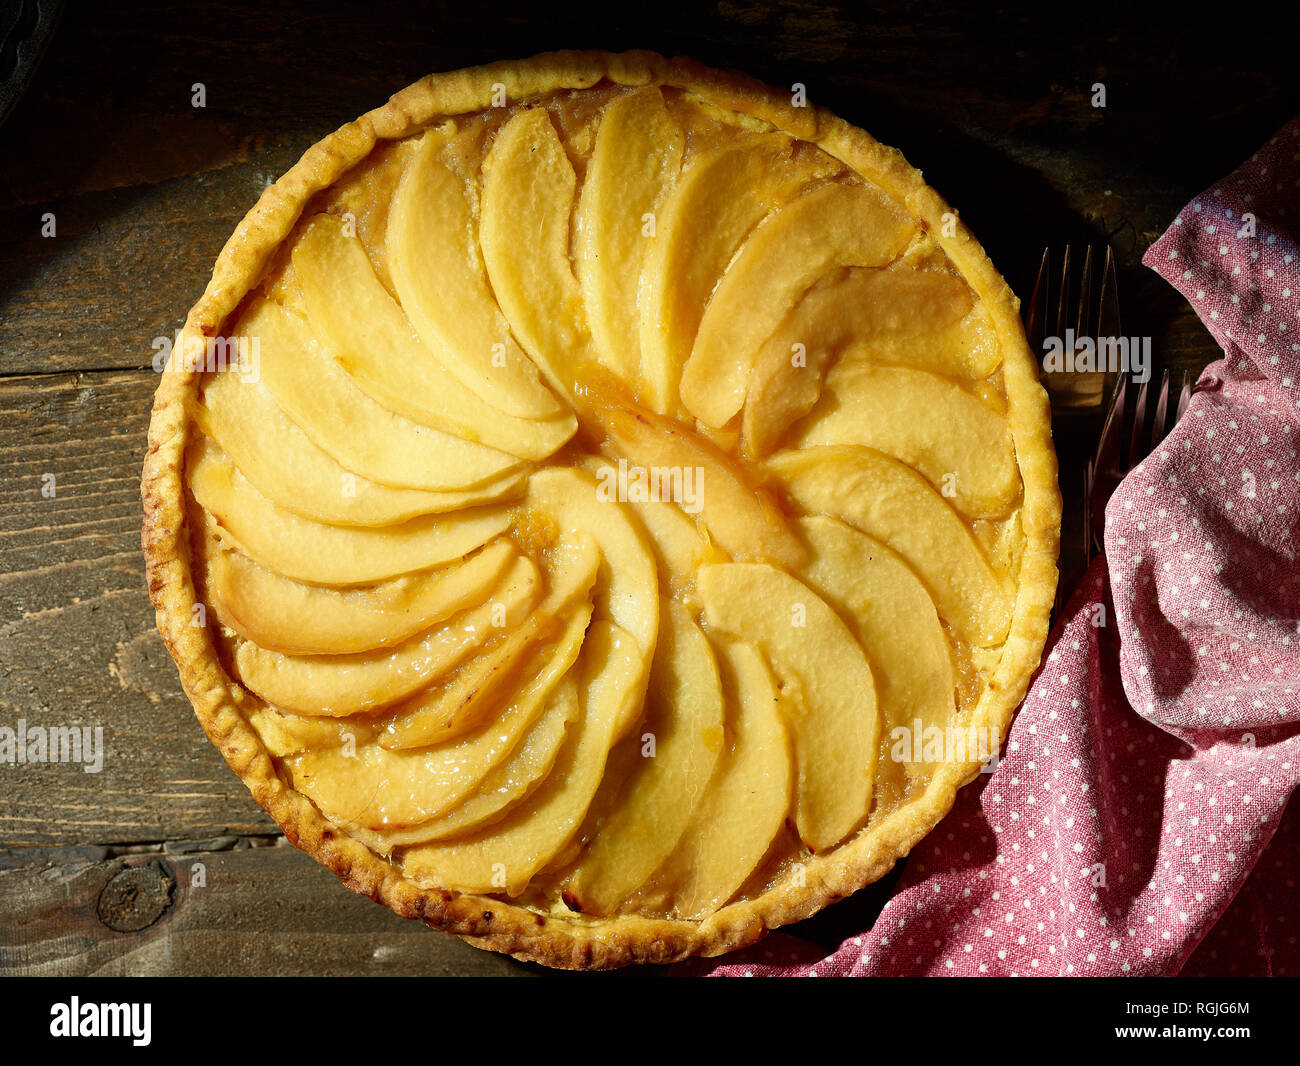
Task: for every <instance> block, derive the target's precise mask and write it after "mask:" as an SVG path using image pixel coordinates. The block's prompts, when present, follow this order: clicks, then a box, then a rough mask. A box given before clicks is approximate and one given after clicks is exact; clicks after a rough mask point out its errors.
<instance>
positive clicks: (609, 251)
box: [574, 85, 685, 384]
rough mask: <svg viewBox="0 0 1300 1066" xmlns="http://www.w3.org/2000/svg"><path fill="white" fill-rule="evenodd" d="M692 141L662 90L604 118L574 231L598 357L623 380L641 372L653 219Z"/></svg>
mask: <svg viewBox="0 0 1300 1066" xmlns="http://www.w3.org/2000/svg"><path fill="white" fill-rule="evenodd" d="M684 142H685V137H684V135H683V134H682V131H681V128H680V127H679V126H678V125H677V123H676V122H674V121H673V120H672V118H671V117H670V116H669V114H668V109H667V108H666V107H664V99H663V94H662V93H661V92H660V91H659V88H658V86H655V85H647V86H644V87H643V88H640V89H634V90H633V91H632V92H629V93H625V94H624V95H622V96H617V97H615V98H614V99H613V100H612V101H611V102H610V103H609V104H608V105H607V106H606V107H605V110H604V112H603V113H602V114H601V118H600V125H599V127H597V130H596V145H595V148H594V149H593V150H592V154H591V160H590V162H588V164H587V173H586V177H585V179H584V180H583V183H582V194H581V196H580V197H579V198H578V212H577V217H576V226H575V229H574V235H575V241H574V260H575V262H576V265H577V271H578V281H579V283H580V285H581V286H582V294H583V298H584V300H585V303H586V308H587V316H588V321H589V324H590V327H591V335H592V340H593V341H594V342H595V346H596V358H597V359H599V360H600V362H601V363H603V364H604V365H605V366H606V367H608V368H609V369H610V370H611V371H613V372H614V373H615V374H617V375H618V377H619V378H621V379H622V380H623V381H626V382H628V383H629V384H635V382H636V381H637V378H638V377H639V375H640V373H641V345H640V342H639V340H638V338H637V329H638V327H639V318H638V315H637V289H638V287H639V283H640V278H641V265H642V262H643V260H644V258H645V251H646V248H647V247H649V245H650V244H651V243H652V241H653V240H654V231H650V232H647V229H646V226H647V216H650V221H651V222H653V218H654V210H655V208H656V206H657V205H658V203H659V200H660V198H661V197H662V196H663V194H664V190H665V189H667V188H668V187H670V186H671V185H672V182H673V179H675V178H676V177H677V171H678V169H679V168H680V166H681V161H682V147H683V144H684Z"/></svg>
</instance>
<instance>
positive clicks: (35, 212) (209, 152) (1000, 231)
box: [0, 0, 1300, 974]
mask: <svg viewBox="0 0 1300 1066" xmlns="http://www.w3.org/2000/svg"><path fill="white" fill-rule="evenodd" d="M10 2H12V0H10ZM1216 19H1217V20H1221V22H1216V24H1215V25H1214V26H1213V27H1211V28H1205V27H1204V26H1203V25H1202V24H1200V23H1197V22H1194V21H1191V20H1189V19H1188V17H1187V16H1186V15H1185V13H1183V12H1182V11H1180V10H1179V9H1176V8H1171V9H1170V11H1169V12H1168V14H1167V15H1164V16H1162V15H1160V14H1157V13H1155V11H1154V9H1152V8H1150V7H1142V8H1141V9H1140V10H1139V7H1138V5H1132V6H1131V7H1129V8H1127V9H1125V10H1123V11H1121V12H1119V13H1108V12H1107V11H1106V10H1105V9H1104V8H1102V7H1098V6H1096V5H1076V7H1075V9H1074V10H1073V11H1072V12H1070V13H1069V14H1068V15H1053V16H1047V15H1044V14H1042V13H1039V12H1036V13H1034V14H1032V15H1031V14H1025V13H1023V12H1022V11H1021V10H1019V9H1016V8H1012V7H1008V6H1004V5H992V6H988V7H985V8H982V9H976V8H973V7H971V6H969V5H961V4H956V3H947V4H915V5H912V4H903V5H892V6H889V7H883V6H873V5H847V4H845V5H840V6H833V5H826V4H818V3H801V2H767V3H757V4H740V3H726V2H724V3H716V4H708V3H702V4H694V5H682V6H680V7H677V8H670V7H666V6H664V5H661V4H656V5H643V4H637V3H628V2H622V0H616V2H611V3H610V4H608V5H605V6H603V7H600V8H588V7H584V6H580V5H569V4H565V5H562V6H555V7H548V6H544V5H540V4H532V5H526V6H525V5H512V4H506V3H503V2H501V0H479V2H477V3H463V4H455V5H453V4H403V5H394V4H386V3H382V2H373V3H366V4H338V3H329V2H318V3H313V4H310V5H300V4H291V3H285V2H283V0H258V2H248V3H235V2H231V3H209V4H202V5H186V4H160V3H121V4H112V3H103V4H89V3H86V4H82V3H69V4H68V5H67V7H66V9H65V11H64V13H63V18H62V21H61V24H60V25H59V26H58V29H57V31H56V33H55V36H54V38H53V40H52V43H51V44H50V46H49V50H48V52H47V54H46V56H45V59H44V62H43V64H42V65H41V66H40V67H39V69H38V70H37V73H36V74H35V76H34V78H33V80H32V81H31V84H30V86H29V88H28V91H27V93H26V95H25V96H24V97H23V98H22V99H21V100H20V101H19V103H18V104H17V106H16V107H15V108H14V110H13V112H12V113H11V115H10V117H9V118H8V120H7V122H6V123H5V125H4V126H3V127H0V462H2V463H3V470H4V477H3V480H2V481H0V552H2V555H0V721H2V722H4V723H5V724H10V725H12V724H14V722H15V721H16V720H17V719H18V718H21V717H25V718H26V719H27V720H28V721H30V722H32V723H35V724H46V725H53V724H60V725H90V726H95V725H102V726H103V727H104V733H105V743H106V747H107V755H106V762H105V767H104V770H103V772H102V773H101V774H99V775H96V776H92V775H86V774H83V773H82V772H81V770H80V768H79V767H76V766H59V765H50V766H0V973H48V974H85V973H105V974H112V973H150V974H168V973H229V974H235V973H267V974H295V973H383V974H399V973H527V972H535V971H531V970H529V969H528V968H525V967H521V966H517V965H516V964H514V963H512V962H510V961H509V960H505V959H501V958H498V957H496V956H491V955H488V954H485V953H482V952H478V951H475V950H474V949H471V948H469V947H466V946H465V945H463V944H461V943H460V942H459V941H456V940H454V939H452V938H449V937H445V936H442V935H440V934H436V933H432V932H428V931H425V930H423V929H421V928H420V927H418V926H416V925H414V924H413V923H406V922H403V921H402V920H400V919H398V918H396V917H394V916H392V915H390V914H389V913H388V912H386V911H384V910H383V909H382V908H379V907H377V906H374V905H373V904H370V903H369V902H367V901H365V900H362V899H360V898H358V897H353V896H351V895H350V894H349V893H348V892H347V891H346V890H345V889H344V888H343V887H342V886H341V885H339V884H338V883H337V882H336V881H335V879H334V878H333V877H332V875H330V874H329V873H327V872H326V871H325V870H323V869H321V868H319V867H317V866H316V865H315V864H314V863H313V862H312V861H311V860H309V859H307V858H306V857H305V856H302V855H300V854H299V853H297V852H296V851H295V850H294V849H292V848H291V847H288V846H287V845H285V844H284V842H283V840H282V838H281V837H280V836H279V834H278V832H277V831H276V828H275V826H274V825H273V824H272V823H271V822H270V821H269V819H267V818H266V816H265V815H264V814H263V813H262V812H261V810H260V809H259V808H258V807H257V806H256V805H255V804H254V803H253V801H252V799H251V798H250V797H249V796H248V794H247V792H246V791H245V789H244V787H243V785H242V784H241V783H240V782H239V780H238V779H237V778H235V777H234V775H232V774H231V773H230V772H229V771H228V770H227V769H226V768H225V766H224V764H223V763H222V762H221V759H220V757H219V755H218V754H217V753H216V751H215V750H214V749H212V747H211V745H209V744H208V742H207V740H206V739H205V738H204V736H203V734H202V731H201V730H200V729H199V728H198V726H197V724H196V723H195V722H194V721H193V717H192V714H191V712H190V710H189V706H188V703H187V701H186V699H185V697H184V696H183V694H182V693H181V691H180V687H179V684H178V682H177V679H176V672H175V668H174V667H173V665H172V663H171V660H170V659H169V658H168V656H167V654H166V652H165V651H164V650H163V647H162V644H161V641H160V640H159V638H158V637H157V635H156V633H155V631H154V626H153V617H152V609H151V608H150V606H149V603H148V598H147V595H146V593H145V588H144V580H143V562H142V560H141V558H140V552H139V524H140V516H139V495H138V478H139V467H140V461H141V459H142V456H143V452H144V436H145V430H146V426H147V423H148V411H149V405H150V398H151V395H152V392H153V389H154V387H155V385H156V381H157V379H156V376H155V375H154V373H153V371H152V370H150V369H149V364H150V360H151V358H152V356H153V354H154V352H153V348H152V342H153V339H154V338H155V337H158V336H170V335H171V334H172V333H173V332H174V331H175V330H176V329H177V328H178V327H179V325H180V324H181V322H182V320H183V319H184V316H185V312H186V310H187V309H188V308H189V306H190V305H191V304H192V303H193V302H194V301H195V300H196V299H197V297H198V296H199V294H200V293H201V291H202V289H203V286H204V284H205V283H206V281H207V277H208V274H209V271H210V269H211V264H212V262H213V260H214V259H215V257H216V255H217V253H218V251H219V250H220V248H221V246H222V244H223V243H224V241H225V239H226V237H227V236H228V235H229V234H230V232H231V231H232V230H233V229H234V227H235V225H236V224H237V223H238V221H239V220H240V218H241V217H242V216H243V214H244V213H245V212H246V211H247V210H248V208H249V207H251V206H252V204H253V202H254V201H255V199H256V198H257V196H258V195H259V193H260V192H261V190H262V188H263V187H264V186H265V185H266V184H267V183H269V182H270V181H272V180H274V179H275V178H276V177H277V176H278V175H279V174H281V173H283V171H284V170H286V169H287V168H288V167H289V166H290V165H291V164H292V163H293V162H294V161H296V160H297V158H298V157H299V155H301V153H302V152H303V151H304V150H305V149H306V148H307V147H308V146H310V145H311V144H312V143H314V142H315V141H316V140H318V139H319V138H320V137H322V136H323V135H325V134H326V133H328V132H329V131H331V130H332V129H334V128H336V127H337V126H339V125H341V124H342V123H344V122H346V121H348V120H350V119H352V118H354V117H356V116H357V115H359V114H361V113H362V112H364V111H367V110H369V109H370V108H372V107H374V106H376V105H378V104H379V103H381V102H382V101H383V100H384V99H386V98H387V97H388V96H389V95H390V94H392V93H393V92H395V91H397V90H398V89H400V88H402V87H403V86H405V85H407V84H408V83H410V82H412V81H415V80H416V79H418V78H419V77H421V76H423V75H424V74H427V73H429V72H431V71H437V70H446V69H452V68H455V67H459V66H464V65H468V64H473V63H480V62H486V61H490V60H495V59H506V58H515V57H520V56H526V55H531V54H533V53H536V52H540V51H545V50H548V49H551V48H559V47H569V48H573V47H593V48H606V49H611V50H621V49H625V48H651V49H655V50H658V51H662V52H666V53H669V54H683V53H684V54H689V55H692V56H695V57H696V58H698V59H700V60H702V61H704V62H707V63H709V64H711V65H714V66H727V67H735V68H739V69H743V70H745V71H747V72H748V73H750V74H753V75H755V76H757V77H759V78H761V79H763V80H765V81H768V82H770V83H772V84H774V85H779V86H789V85H791V84H792V83H794V82H802V83H803V84H805V85H806V86H807V90H808V94H809V97H810V99H811V100H812V101H813V102H814V103H819V104H822V105H825V106H827V107H830V108H831V109H832V110H835V111H837V112H838V113H839V114H841V115H842V116H843V117H845V118H847V119H848V120H850V121H851V122H854V123H856V124H858V125H861V126H863V127H864V128H866V129H867V130H869V131H870V132H871V133H872V134H874V135H875V136H876V137H877V138H878V139H880V140H881V141H883V142H885V143H887V144H892V145H895V146H896V147H899V148H901V149H902V150H903V151H904V153H905V154H906V155H907V157H908V159H909V160H910V161H911V162H912V163H913V164H914V165H915V166H917V167H919V168H920V169H922V170H923V171H924V172H925V175H926V178H927V179H928V180H929V182H930V183H931V184H932V185H934V186H935V187H936V188H937V189H939V191H940V192H941V193H943V194H944V196H945V197H947V198H948V199H949V200H950V201H951V202H952V203H953V204H954V205H955V206H956V207H957V208H958V209H960V211H961V212H962V216H963V218H964V219H965V220H966V221H967V223H968V224H969V225H970V226H971V227H972V229H973V230H974V231H975V233H976V235H977V236H978V237H979V238H980V239H981V240H982V242H983V243H984V245H985V247H986V248H987V249H988V251H989V253H990V255H991V256H992V258H993V260H994V262H995V263H996V264H997V265H998V266H999V267H1000V268H1001V270H1002V271H1003V273H1004V274H1005V275H1006V277H1007V279H1008V281H1010V283H1011V284H1012V286H1013V287H1014V288H1015V289H1016V290H1017V292H1019V293H1020V294H1021V295H1022V297H1023V298H1025V299H1028V296H1029V292H1030V289H1031V287H1032V283H1033V280H1034V276H1035V273H1036V271H1037V268H1038V263H1039V259H1040V257H1041V254H1042V250H1043V248H1044V247H1045V246H1051V247H1052V248H1053V249H1057V250H1059V249H1060V248H1062V247H1063V246H1064V245H1065V244H1067V243H1070V244H1073V245H1074V247H1075V248H1076V250H1078V249H1079V248H1080V247H1081V246H1082V245H1084V244H1088V243H1091V244H1093V245H1095V246H1097V247H1100V246H1102V245H1104V244H1105V243H1107V242H1109V243H1110V244H1111V245H1112V246H1113V247H1114V249H1115V252H1116V254H1117V256H1118V259H1119V263H1120V267H1121V270H1120V280H1119V289H1120V305H1121V308H1122V312H1123V318H1124V332H1125V333H1127V334H1135V335H1146V336H1151V337H1152V338H1153V340H1154V346H1155V352H1156V358H1157V362H1158V363H1160V362H1163V363H1165V364H1167V365H1171V366H1193V367H1196V366H1200V365H1203V364H1204V363H1205V362H1207V361H1208V360H1209V359H1211V358H1213V357H1215V356H1216V355H1217V352H1216V349H1215V346H1214V344H1213V342H1212V340H1211V339H1210V337H1209V335H1208V333H1206V331H1205V330H1204V329H1203V328H1202V327H1201V326H1200V324H1199V322H1198V321H1197V320H1196V318H1195V316H1194V315H1193V314H1192V312H1191V310H1190V308H1188V307H1187V306H1186V305H1185V304H1184V303H1183V301H1182V300H1181V298H1179V297H1178V296H1177V294H1176V293H1174V292H1173V290H1172V289H1170V288H1169V287H1168V286H1167V285H1165V284H1164V282H1162V281H1161V280H1160V279H1159V278H1157V277H1156V276H1155V275H1154V274H1152V273H1151V272H1149V271H1147V270H1145V269H1144V268H1142V267H1141V266H1140V264H1139V260H1140V257H1141V254H1142V252H1143V251H1144V250H1145V249H1146V247H1147V246H1148V245H1149V244H1150V243H1151V242H1152V241H1153V240H1154V239H1155V238H1156V237H1157V236H1159V234H1160V233H1161V232H1162V231H1163V230H1164V229H1165V227H1167V226H1168V225H1169V223H1170V222H1171V221H1172V219H1173V217H1174V215H1175V214H1176V213H1177V211H1178V210H1179V208H1180V207H1182V205H1183V204H1184V203H1185V202H1186V201H1187V200H1188V199H1190V198H1191V197H1192V196H1193V195H1194V194H1196V193H1197V192H1199V191H1201V190H1202V189H1203V188H1205V187H1206V186H1208V185H1210V184H1211V183H1212V182H1214V181H1215V180H1217V179H1218V178H1220V177H1222V176H1224V175H1225V174H1227V173H1228V172H1229V171H1231V170H1232V169H1234V168H1235V167H1236V166H1237V165H1238V164H1239V163H1240V162H1241V161H1242V160H1243V159H1245V158H1246V157H1247V156H1249V155H1250V154H1251V152H1253V151H1254V150H1255V149H1256V148H1257V147H1258V146H1259V145H1260V144H1262V143H1263V142H1264V141H1265V140H1267V139H1268V138H1269V137H1270V136H1271V135H1272V134H1273V133H1274V132H1276V130H1277V129H1278V128H1279V127H1280V126H1281V125H1282V124H1283V123H1284V122H1286V121H1287V120H1288V119H1289V118H1291V117H1293V115H1294V114H1296V113H1297V111H1300V92H1298V91H1297V86H1298V83H1297V78H1296V74H1295V63H1296V59H1295V55H1294V49H1295V43H1296V33H1295V25H1294V22H1292V24H1290V25H1286V24H1273V23H1265V22H1263V21H1262V19H1261V17H1260V16H1258V15H1254V16H1252V19H1251V21H1243V20H1239V19H1237V18H1235V17H1234V13H1233V12H1232V11H1223V12H1220V13H1219V14H1218V15H1217V16H1216ZM195 82H202V83H203V84H204V85H205V86H206V92H207V106H206V108H203V109H196V108H194V107H192V106H191V103H190V99H191V91H192V88H191V87H192V86H193V84H194V83H195ZM1096 82H1102V83H1104V84H1105V86H1106V96H1107V101H1106V102H1107V106H1106V107H1105V108H1104V109H1099V108H1094V107H1093V106H1092V105H1091V97H1092V86H1093V85H1094V83H1096ZM46 213H53V214H54V216H55V220H56V225H57V235H56V236H55V237H53V238H46V237H42V236H41V225H42V218H43V215H45V214H46ZM1057 432H1058V437H1059V438H1060V441H1061V445H1062V452H1063V455H1066V454H1072V451H1071V449H1073V452H1079V451H1080V450H1086V449H1087V448H1088V447H1090V446H1091V440H1090V439H1088V438H1087V434H1088V433H1089V432H1090V430H1089V429H1087V428H1086V427H1085V424H1084V423H1076V424H1071V425H1066V426H1065V427H1064V430H1062V427H1060V426H1058V431H1057ZM1074 438H1077V439H1074ZM45 473H53V474H55V476H56V483H57V486H58V493H57V496H56V497H55V498H54V499H46V498H44V497H42V495H41V492H40V489H41V484H42V475H43V474H45ZM1066 473H1067V476H1073V475H1074V474H1075V473H1077V472H1075V471H1072V470H1068V471H1066ZM1069 495H1070V493H1069V490H1068V488H1067V507H1069V506H1070V500H1069V498H1068V497H1069ZM196 862H201V863H202V864H203V865H204V868H205V871H206V879H207V885H206V887H196V886H194V885H193V884H192V881H193V867H194V864H195V863H196ZM887 887H888V886H887V885H886V886H877V887H876V888H875V889H873V890H869V891H868V892H866V893H862V894H859V896H858V897H855V898H854V899H853V900H850V901H847V902H846V903H843V904H840V905H838V906H837V907H834V908H831V909H830V910H829V911H827V912H824V913H823V914H822V915H821V916H819V917H818V918H816V919H814V920H813V921H812V922H809V923H804V926H803V927H801V928H800V929H799V932H801V933H802V934H803V935H806V936H809V937H811V938H813V939H816V940H819V941H821V942H823V943H826V944H831V943H835V942H837V941H838V938H839V937H841V936H843V935H845V934H846V933H849V932H855V931H858V930H859V929H860V928H861V927H862V926H863V925H864V924H866V923H869V921H870V919H871V915H872V914H873V913H874V909H875V908H876V907H878V906H879V904H880V901H881V899H882V898H883V894H884V890H885V889H887Z"/></svg>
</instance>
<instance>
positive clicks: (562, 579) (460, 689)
mask: <svg viewBox="0 0 1300 1066" xmlns="http://www.w3.org/2000/svg"><path fill="white" fill-rule="evenodd" d="M543 569H544V571H545V573H546V576H547V580H548V582H549V585H550V587H549V589H548V590H547V593H546V596H545V598H543V600H542V601H541V603H539V604H538V605H537V606H536V607H535V608H534V609H533V611H532V613H531V614H530V615H529V616H528V618H527V619H526V620H525V621H524V622H523V623H522V624H521V625H520V626H519V627H518V628H516V629H515V630H514V631H513V632H510V633H507V634H505V635H503V636H502V637H501V638H500V639H499V640H497V641H496V642H495V643H494V644H493V645H492V646H491V647H490V648H488V649H486V650H485V651H484V652H483V653H482V654H481V655H479V656H478V657H477V658H475V659H473V660H472V661H471V662H469V663H468V664H466V666H465V667H464V668H463V669H462V670H461V671H459V673H457V674H456V676H454V677H453V678H451V679H449V680H448V681H447V682H446V683H445V684H443V685H439V686H437V687H435V688H431V689H426V690H425V691H423V692H421V693H419V694H417V695H416V696H415V697H414V698H412V699H411V700H410V701H408V702H407V703H405V704H403V705H401V706H399V707H397V708H395V709H394V714H395V715H396V719H395V720H394V722H393V723H392V724H391V725H390V726H389V727H388V729H387V730H386V732H385V735H384V738H383V743H384V745H385V746H386V747H390V748H414V747H423V746H425V745H428V744H443V743H446V742H447V741H449V740H453V739H455V738H457V737H459V736H460V735H462V734H464V733H466V732H468V731H469V730H471V729H473V728H475V727H476V726H477V725H479V724H481V723H482V722H483V721H485V720H486V719H487V718H488V717H489V716H490V715H491V713H492V711H493V710H495V709H496V707H497V706H499V705H500V703H501V702H503V701H504V700H505V699H507V698H508V686H510V685H511V684H512V683H514V682H515V681H517V680H518V679H519V678H520V677H521V676H523V675H522V674H521V671H520V667H521V666H522V665H523V664H524V662H525V660H526V659H527V658H528V656H529V654H530V653H531V652H532V650H533V649H534V648H535V647H536V646H537V645H538V644H541V643H543V642H544V641H546V640H547V639H549V638H550V637H551V636H552V634H553V633H554V632H555V631H557V630H561V629H562V628H563V626H564V622H563V621H562V619H563V618H564V617H565V615H566V613H567V612H568V611H570V610H571V609H573V608H574V607H575V606H576V605H577V604H578V602H579V601H580V600H581V601H582V603H583V606H584V607H585V606H586V604H587V599H588V596H589V593H590V591H591V587H592V585H594V584H595V582H596V575H597V573H598V572H599V569H600V549H599V548H598V547H597V546H596V541H595V539H594V538H593V537H592V536H591V534H590V533H586V532H582V531H578V532H574V533H565V534H563V535H562V536H561V537H560V539H559V541H558V542H557V543H556V544H554V545H553V546H552V547H550V548H549V549H547V552H546V562H545V565H544V568H543Z"/></svg>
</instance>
